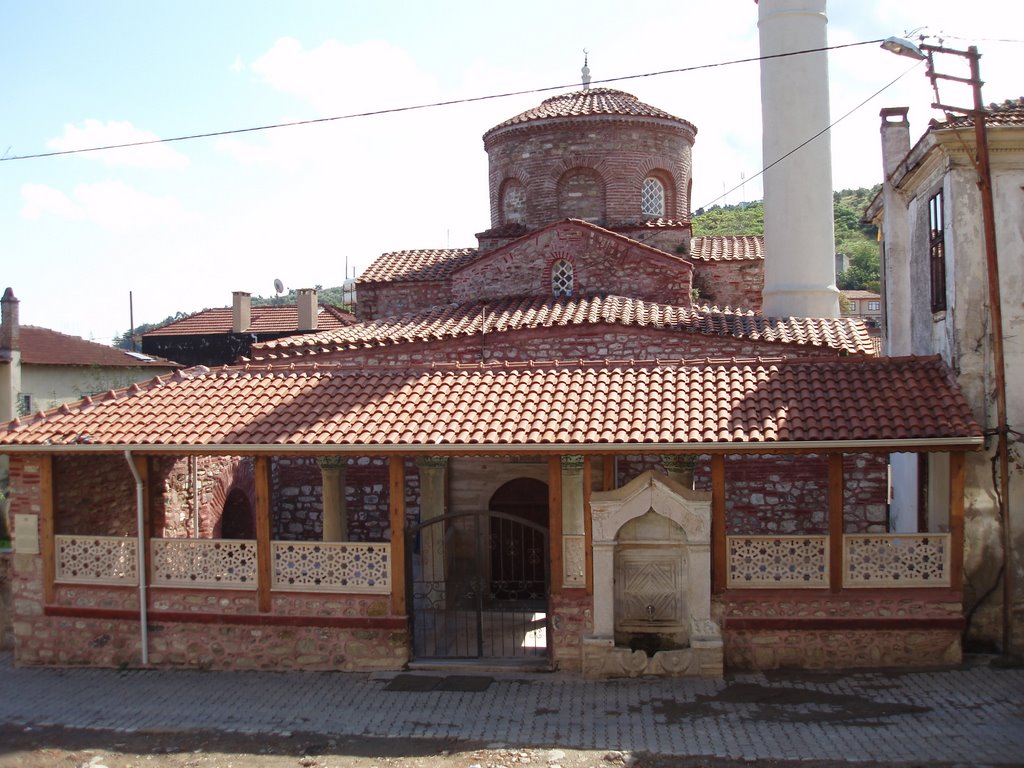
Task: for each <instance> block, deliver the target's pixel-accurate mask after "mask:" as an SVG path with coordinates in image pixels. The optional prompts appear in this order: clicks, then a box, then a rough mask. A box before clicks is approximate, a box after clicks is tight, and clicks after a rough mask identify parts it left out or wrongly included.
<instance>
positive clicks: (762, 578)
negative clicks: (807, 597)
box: [726, 536, 828, 589]
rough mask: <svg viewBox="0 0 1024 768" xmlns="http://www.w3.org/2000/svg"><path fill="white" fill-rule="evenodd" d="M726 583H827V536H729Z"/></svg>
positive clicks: (748, 585)
mask: <svg viewBox="0 0 1024 768" xmlns="http://www.w3.org/2000/svg"><path fill="white" fill-rule="evenodd" d="M727 542H728V557H729V575H728V579H727V584H726V585H727V586H728V587H729V588H730V589H741V588H747V589H749V588H768V587H787V588H801V587H803V588H807V587H827V586H828V537H827V536H729V537H727Z"/></svg>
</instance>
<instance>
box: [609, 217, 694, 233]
mask: <svg viewBox="0 0 1024 768" xmlns="http://www.w3.org/2000/svg"><path fill="white" fill-rule="evenodd" d="M689 227H690V222H688V221H681V220H678V219H662V218H656V219H644V220H643V221H638V222H636V223H634V224H616V225H614V226H611V225H609V227H608V229H610V230H612V231H617V230H623V231H630V230H635V229H689Z"/></svg>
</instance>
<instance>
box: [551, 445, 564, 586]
mask: <svg viewBox="0 0 1024 768" xmlns="http://www.w3.org/2000/svg"><path fill="white" fill-rule="evenodd" d="M548 550H549V551H550V553H551V558H550V559H551V569H550V571H549V574H550V582H551V594H553V595H557V594H559V593H561V591H562V574H563V572H564V570H565V569H564V567H563V565H562V457H561V456H552V457H550V458H549V459H548Z"/></svg>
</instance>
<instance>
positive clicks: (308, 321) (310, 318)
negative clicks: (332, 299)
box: [295, 288, 319, 331]
mask: <svg viewBox="0 0 1024 768" xmlns="http://www.w3.org/2000/svg"><path fill="white" fill-rule="evenodd" d="M295 294H296V297H297V302H298V309H299V328H298V329H299V330H300V331H315V330H316V324H317V310H318V309H319V307H318V305H317V301H316V289H315V288H299V290H297V291H296V292H295Z"/></svg>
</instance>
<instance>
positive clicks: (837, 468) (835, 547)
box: [828, 453, 844, 592]
mask: <svg viewBox="0 0 1024 768" xmlns="http://www.w3.org/2000/svg"><path fill="white" fill-rule="evenodd" d="M843 487H844V483H843V454H841V453H830V454H829V456H828V586H829V589H831V590H832V591H833V592H839V591H840V590H841V589H842V588H843Z"/></svg>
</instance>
